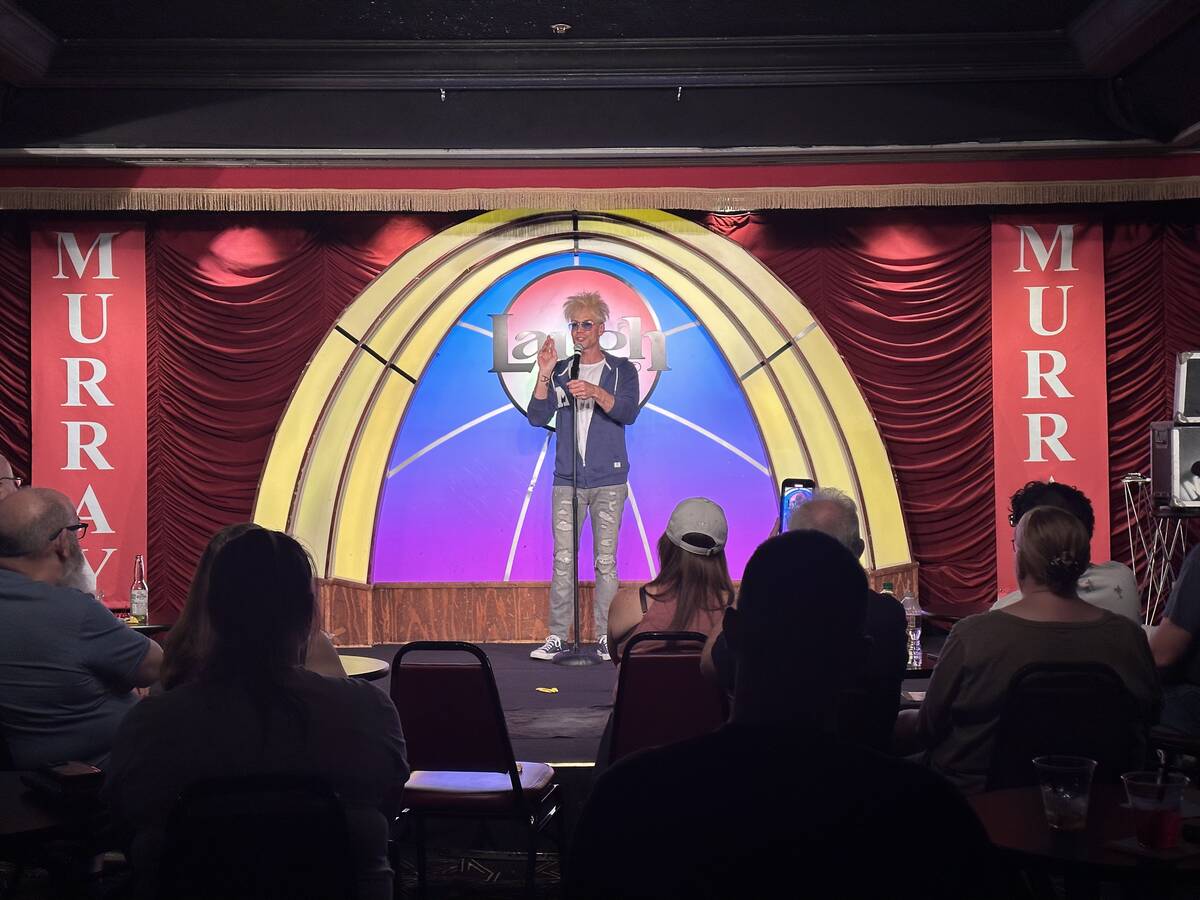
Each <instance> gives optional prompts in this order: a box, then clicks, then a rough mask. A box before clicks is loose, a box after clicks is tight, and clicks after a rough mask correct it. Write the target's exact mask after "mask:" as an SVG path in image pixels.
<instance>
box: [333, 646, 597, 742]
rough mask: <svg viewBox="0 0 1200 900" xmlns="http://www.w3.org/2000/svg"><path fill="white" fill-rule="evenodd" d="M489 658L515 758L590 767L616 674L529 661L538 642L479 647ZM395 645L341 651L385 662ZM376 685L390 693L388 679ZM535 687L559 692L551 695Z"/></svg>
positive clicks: (594, 669)
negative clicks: (553, 689) (554, 689)
mask: <svg viewBox="0 0 1200 900" xmlns="http://www.w3.org/2000/svg"><path fill="white" fill-rule="evenodd" d="M479 646H480V647H481V648H482V649H483V651H484V652H485V653H486V654H487V655H488V659H489V660H491V663H492V669H493V671H494V672H495V673H496V684H497V686H498V687H499V689H500V702H501V703H502V704H503V705H504V717H505V719H506V720H507V722H508V732H509V736H510V737H511V738H512V742H513V752H514V754H515V755H516V757H517V758H518V759H527V760H530V761H532V762H548V763H554V764H558V763H591V762H594V761H595V759H596V749H597V747H599V745H600V735H601V733H602V732H603V731H604V724H605V722H606V721H607V720H608V714H609V712H610V711H611V709H612V697H613V689H614V687H615V686H616V683H617V670H616V667H615V666H613V664H612V663H611V662H607V663H601V664H600V665H598V666H581V667H574V666H556V665H554V663H552V662H547V661H544V660H536V659H530V658H529V651H531V650H533V649H534V648H535V647H536V646H538V645H537V644H480V645H479ZM397 649H398V648H397V645H395V644H380V645H378V646H376V647H354V648H352V647H344V648H342V652H344V653H348V654H354V655H357V656H373V657H375V658H376V659H386V660H388V661H389V662H390V661H391V659H392V657H393V656H395V654H396V650H397ZM375 684H376V685H377V686H379V688H380V689H382V690H384V691H386V690H387V689H388V681H387V679H380V680H379V681H376V682H375ZM538 688H557V689H558V690H557V692H555V693H547V692H544V691H539V690H538Z"/></svg>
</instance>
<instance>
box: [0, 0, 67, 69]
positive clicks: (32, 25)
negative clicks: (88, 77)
mask: <svg viewBox="0 0 1200 900" xmlns="http://www.w3.org/2000/svg"><path fill="white" fill-rule="evenodd" d="M57 49H58V39H57V38H55V36H54V32H52V31H50V29H48V28H46V26H44V25H43V24H42V23H41V22H39V21H38V20H37V19H35V18H33V17H32V16H31V15H29V13H27V12H25V11H24V10H22V9H20V8H19V7H17V6H16V5H14V4H12V3H10V2H9V0H0V80H4V81H7V82H9V83H11V84H18V85H20V84H30V83H32V82H36V81H37V80H38V79H40V78H41V77H42V76H43V75H45V74H46V70H47V69H49V68H50V62H51V60H52V59H53V58H54V53H55V51H56V50H57Z"/></svg>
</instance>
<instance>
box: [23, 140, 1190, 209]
mask: <svg viewBox="0 0 1200 900" xmlns="http://www.w3.org/2000/svg"><path fill="white" fill-rule="evenodd" d="M1196 198H1200V155H1192V154H1180V155H1175V156H1158V157H1124V158H1103V159H1060V160H1031V159H1012V160H1002V161H979V160H974V161H941V162H903V163H899V162H869V163H868V162H864V163H828V164H825V163H821V164H808V165H775V164H766V163H764V164H762V165H729V166H713V165H695V166H685V165H680V166H660V165H655V166H642V165H638V166H624V167H622V166H580V167H561V166H560V167H504V168H500V167H489V168H484V167H466V166H461V165H460V166H447V167H406V166H378V165H372V166H353V167H351V166H311V165H305V166H291V165H289V166H285V165H261V164H258V165H253V166H249V165H208V166H195V165H191V166H183V165H145V166H137V165H132V166H107V165H105V166H94V167H83V166H73V167H69V166H61V165H54V166H28V167H18V166H14V167H8V168H0V209H10V210H64V211H77V212H92V211H96V212H101V211H114V210H131V211H146V212H154V211H186V210H196V211H205V212H304V211H319V212H455V211H462V210H480V209H501V208H505V209H581V210H598V209H628V208H653V209H678V210H702V211H710V212H727V211H734V210H752V209H838V208H871V207H875V208H878V207H900V206H981V205H982V206H1001V205H1030V204H1037V205H1044V204H1058V203H1128V202H1140V201H1162V200H1187V199H1196Z"/></svg>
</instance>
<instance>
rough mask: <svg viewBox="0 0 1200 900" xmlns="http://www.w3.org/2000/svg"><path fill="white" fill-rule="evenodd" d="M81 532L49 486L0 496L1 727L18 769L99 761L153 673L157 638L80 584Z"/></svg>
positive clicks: (71, 510)
mask: <svg viewBox="0 0 1200 900" xmlns="http://www.w3.org/2000/svg"><path fill="white" fill-rule="evenodd" d="M85 532H86V525H85V524H84V523H83V522H80V521H79V516H78V515H76V513H75V507H74V505H73V504H72V503H71V501H70V500H68V499H67V497H65V496H64V495H63V494H60V493H59V492H58V491H52V490H49V489H47V488H25V489H24V490H20V491H17V492H16V493H14V494H12V495H10V496H8V497H6V498H5V499H4V500H2V501H0V730H2V732H3V735H4V738H5V740H6V741H7V743H8V745H9V750H10V752H11V755H12V762H13V764H14V765H16V766H17V767H18V768H22V769H33V768H37V767H39V766H44V765H50V764H53V763H61V762H66V761H68V760H81V761H83V762H89V763H94V764H96V765H100V766H103V765H105V764H106V763H107V760H108V753H109V750H110V749H111V748H112V742H113V736H114V735H115V734H116V732H117V728H118V726H119V725H120V724H121V720H122V719H123V718H124V717H125V715H126V714H127V713H128V712H129V710H130V709H132V708H133V707H134V705H135V704H136V703H137V696H136V695H135V694H134V693H133V689H134V688H137V687H146V686H148V685H150V684H153V683H154V681H155V680H156V679H157V678H158V672H159V666H160V664H161V663H162V651H161V650H160V649H159V647H158V645H157V644H155V643H154V642H153V641H151V640H149V639H148V638H146V637H144V636H143V635H140V634H138V633H137V632H135V631H133V630H131V629H130V628H129V626H127V625H126V624H125V623H124V622H121V621H118V620H117V619H116V618H115V617H114V616H113V614H112V613H111V612H109V611H108V610H107V609H105V608H104V606H103V605H102V604H100V603H99V602H98V601H97V600H96V598H95V597H94V596H92V595H90V594H89V593H86V592H84V591H82V590H80V589H79V588H81V587H84V586H85V585H86V583H87V581H88V579H87V577H86V574H87V573H90V571H91V570H90V569H89V568H88V566H87V562H86V560H85V559H84V556H83V551H82V549H81V548H80V546H79V541H80V538H81V537H82V536H83V534H84V533H85Z"/></svg>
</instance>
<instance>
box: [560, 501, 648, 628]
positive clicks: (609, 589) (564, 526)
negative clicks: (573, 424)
mask: <svg viewBox="0 0 1200 900" xmlns="http://www.w3.org/2000/svg"><path fill="white" fill-rule="evenodd" d="M628 493H629V489H628V487H627V486H626V485H623V484H615V485H612V486H611V487H595V488H580V489H579V495H578V496H579V527H580V528H582V527H583V520H584V517H585V516H586V515H588V514H589V513H590V515H591V517H592V558H593V559H594V561H595V567H596V594H595V601H594V602H593V610H592V613H593V617H594V619H595V622H596V637H599V636H600V635H602V634H606V633H607V632H608V607H609V605H610V604H611V603H612V599H613V597H614V596H616V593H617V535H618V534H619V533H620V531H621V513H622V512H624V511H625V496H626V494H628ZM550 506H551V510H552V515H551V520H550V527H551V528H552V529H553V531H554V580H553V581H551V582H550V633H551V634H557V635H558V636H559V637H560V638H562V639H563V640H564V641H565V640H567V638H568V637H569V636H570V634H571V623H572V622H573V621H574V620H575V611H574V608H573V606H572V600H571V488H570V486H564V485H558V484H556V485H554V499H553V502H552V503H551V504H550Z"/></svg>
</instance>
